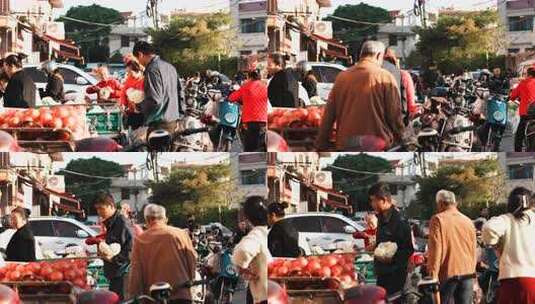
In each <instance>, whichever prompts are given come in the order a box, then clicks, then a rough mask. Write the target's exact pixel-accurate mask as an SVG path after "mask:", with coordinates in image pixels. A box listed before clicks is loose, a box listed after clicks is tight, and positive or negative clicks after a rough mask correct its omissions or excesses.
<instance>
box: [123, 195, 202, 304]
mask: <svg viewBox="0 0 535 304" xmlns="http://www.w3.org/2000/svg"><path fill="white" fill-rule="evenodd" d="M144 216H145V224H146V226H147V230H146V231H145V232H143V233H142V234H141V235H139V236H138V237H137V238H136V239H135V240H134V247H133V249H132V258H131V261H132V262H131V263H132V264H131V269H130V275H129V278H128V284H127V289H128V290H127V295H128V297H129V298H131V297H135V296H137V295H141V294H149V288H150V286H151V285H152V284H155V283H158V282H167V283H169V284H170V285H171V287H172V295H171V301H170V302H169V303H180V304H183V303H191V299H192V295H191V291H190V289H189V288H184V287H182V286H183V285H184V284H185V283H186V282H190V281H193V280H194V278H195V262H196V259H197V254H196V252H195V249H194V248H193V244H192V242H191V239H190V237H189V235H188V232H187V231H186V230H183V229H179V228H175V227H172V226H169V225H167V216H166V212H165V208H164V207H162V206H159V205H156V204H149V205H147V206H146V207H145V210H144Z"/></svg>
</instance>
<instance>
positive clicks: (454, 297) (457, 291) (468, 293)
mask: <svg viewBox="0 0 535 304" xmlns="http://www.w3.org/2000/svg"><path fill="white" fill-rule="evenodd" d="M473 298H474V279H464V280H449V281H447V282H446V283H443V284H441V285H440V299H441V303H443V304H450V303H452V304H453V303H454V304H472V302H473Z"/></svg>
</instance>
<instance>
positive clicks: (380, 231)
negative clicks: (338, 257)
mask: <svg viewBox="0 0 535 304" xmlns="http://www.w3.org/2000/svg"><path fill="white" fill-rule="evenodd" d="M368 196H369V198H370V202H371V205H372V208H373V209H374V210H375V212H376V213H377V214H378V217H379V225H378V228H377V235H376V242H377V245H379V244H380V243H384V242H394V243H396V244H397V247H398V249H397V251H396V253H395V254H394V257H393V258H392V260H391V261H390V262H389V263H383V262H379V261H377V260H376V261H375V273H376V275H377V285H379V286H381V287H383V288H384V289H386V292H387V294H389V295H390V294H393V293H396V292H398V291H401V290H402V289H403V286H404V285H405V279H406V277H407V266H408V263H409V257H410V256H411V255H412V253H413V252H414V248H413V245H412V236H411V228H410V225H409V223H408V222H407V221H406V220H405V219H404V218H403V217H402V215H401V214H400V213H399V211H398V209H397V208H396V207H395V206H394V204H393V202H392V195H391V194H390V190H389V189H388V185H386V184H383V183H377V184H375V185H374V186H372V187H371V188H370V190H369V191H368Z"/></svg>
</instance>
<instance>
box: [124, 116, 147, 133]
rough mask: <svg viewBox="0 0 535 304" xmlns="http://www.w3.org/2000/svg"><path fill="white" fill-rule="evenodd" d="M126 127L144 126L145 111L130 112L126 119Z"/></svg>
mask: <svg viewBox="0 0 535 304" xmlns="http://www.w3.org/2000/svg"><path fill="white" fill-rule="evenodd" d="M125 125H126V127H127V128H128V127H132V130H135V129H138V128H140V127H142V126H143V113H128V114H126V119H125Z"/></svg>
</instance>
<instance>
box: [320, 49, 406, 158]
mask: <svg viewBox="0 0 535 304" xmlns="http://www.w3.org/2000/svg"><path fill="white" fill-rule="evenodd" d="M384 53H385V46H384V44H383V43H382V42H379V41H367V42H365V43H364V45H363V46H362V50H361V53H360V55H361V56H360V60H359V62H358V63H357V64H356V65H355V66H353V67H351V68H349V69H348V70H346V71H344V72H342V73H340V74H339V75H338V77H337V78H336V81H335V83H334V87H333V89H332V90H331V93H330V96H329V102H328V103H327V107H326V110H325V114H324V115H323V120H322V122H321V127H320V134H319V137H318V142H317V148H318V150H320V151H325V150H327V149H328V148H329V140H330V138H331V134H332V129H333V126H334V124H335V123H336V149H337V150H338V151H384V150H385V149H387V148H388V147H390V146H392V145H393V144H394V143H396V142H399V141H401V140H402V134H403V131H404V124H403V120H402V113H401V97H400V90H399V87H398V84H397V82H396V79H394V76H392V74H391V73H390V72H388V71H387V70H385V69H383V68H382V67H381V65H382V63H383V56H384Z"/></svg>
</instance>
